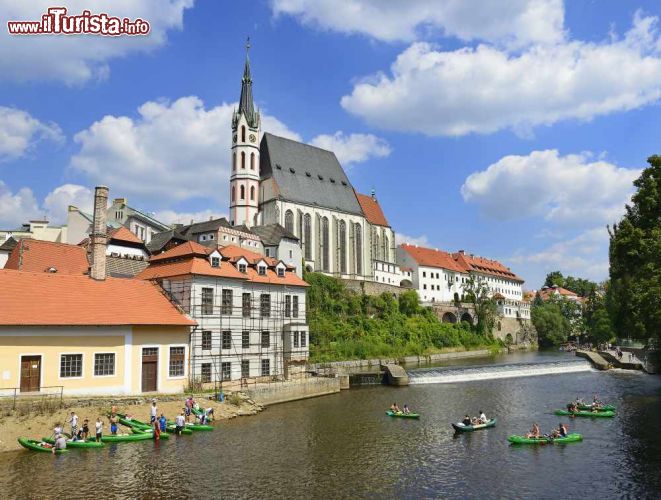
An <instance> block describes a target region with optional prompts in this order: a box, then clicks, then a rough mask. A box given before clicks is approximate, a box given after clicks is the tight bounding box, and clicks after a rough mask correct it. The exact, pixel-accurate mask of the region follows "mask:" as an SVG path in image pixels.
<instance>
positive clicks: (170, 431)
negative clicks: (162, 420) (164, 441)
mask: <svg viewBox="0 0 661 500" xmlns="http://www.w3.org/2000/svg"><path fill="white" fill-rule="evenodd" d="M176 429H177V427H176V426H175V425H168V426H166V427H165V432H167V433H168V434H175V433H176V432H177V430H176ZM181 433H182V434H193V430H192V429H187V428H185V427H184V428H183V429H181ZM162 435H163V434H162V433H161V436H162Z"/></svg>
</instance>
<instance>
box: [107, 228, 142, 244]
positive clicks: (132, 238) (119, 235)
mask: <svg viewBox="0 0 661 500" xmlns="http://www.w3.org/2000/svg"><path fill="white" fill-rule="evenodd" d="M108 239H112V240H117V241H126V242H128V243H139V244H141V245H144V242H143V241H142V240H141V239H140V238H138V237H137V236H136V235H135V234H133V233H132V232H131V231H129V230H128V229H126V228H125V227H124V226H122V227H118V228H117V229H112V230H110V231H108Z"/></svg>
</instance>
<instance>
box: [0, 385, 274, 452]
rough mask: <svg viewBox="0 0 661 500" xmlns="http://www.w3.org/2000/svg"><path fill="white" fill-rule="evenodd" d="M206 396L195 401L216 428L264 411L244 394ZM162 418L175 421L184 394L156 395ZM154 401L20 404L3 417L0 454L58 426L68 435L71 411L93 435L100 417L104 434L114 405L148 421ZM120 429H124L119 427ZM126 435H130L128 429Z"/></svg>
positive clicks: (115, 400) (80, 401) (142, 399)
mask: <svg viewBox="0 0 661 500" xmlns="http://www.w3.org/2000/svg"><path fill="white" fill-rule="evenodd" d="M207 398H208V394H207V395H199V396H198V397H196V401H198V402H199V404H200V407H203V408H213V411H214V425H218V424H219V422H221V421H223V420H228V419H232V418H236V417H240V416H245V415H255V414H257V413H259V412H260V411H262V406H261V405H260V404H257V403H255V402H254V401H253V400H251V399H249V398H248V397H247V396H245V395H242V394H241V393H235V394H234V395H231V396H230V397H228V398H226V399H225V401H224V402H222V403H220V402H217V401H213V400H209V399H207ZM154 399H155V400H156V404H157V406H158V413H159V415H160V414H161V413H163V414H164V415H165V416H166V417H167V418H169V419H174V417H175V415H177V414H178V413H180V412H181V409H182V407H183V405H184V395H176V396H172V395H163V396H158V395H157V396H155V397H154ZM151 401H152V398H151V397H149V398H144V397H132V398H110V397H106V398H86V399H81V398H70V399H64V400H63V404H62V407H61V408H60V407H59V401H57V404H53V403H51V404H48V405H47V404H44V403H43V402H39V403H36V404H30V402H27V401H20V402H19V404H18V407H17V409H16V410H11V409H4V410H2V413H1V414H0V453H1V452H6V451H15V450H18V449H22V448H21V446H20V445H19V444H18V442H17V439H18V438H19V437H21V436H26V437H30V438H36V439H39V438H41V437H44V436H50V435H51V434H52V433H53V428H54V427H55V424H57V423H60V424H63V425H64V430H65V432H67V431H68V429H69V426H68V425H67V424H66V423H65V422H66V420H67V418H69V416H70V415H71V412H72V411H75V412H76V415H78V417H79V425H82V423H83V421H84V420H85V419H88V420H89V427H90V432H91V433H94V422H96V419H97V418H98V417H101V421H102V422H103V431H104V433H105V434H109V433H110V423H109V422H108V417H107V414H108V412H109V411H110V408H111V406H112V405H115V406H116V407H117V411H118V412H120V413H129V414H131V415H133V416H134V417H135V418H137V419H138V420H143V421H147V422H148V421H149V414H150V413H149V408H150V406H151ZM120 429H122V427H121V426H120ZM123 431H124V432H128V430H127V429H126V428H124V429H123Z"/></svg>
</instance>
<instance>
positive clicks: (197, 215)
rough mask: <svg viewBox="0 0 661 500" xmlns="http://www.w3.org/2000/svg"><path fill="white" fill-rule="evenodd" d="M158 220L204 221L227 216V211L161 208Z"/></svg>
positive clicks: (173, 221)
mask: <svg viewBox="0 0 661 500" xmlns="http://www.w3.org/2000/svg"><path fill="white" fill-rule="evenodd" d="M154 217H156V219H157V220H160V221H161V222H164V223H165V224H190V223H191V221H194V222H203V221H205V220H209V219H218V218H220V217H225V218H227V213H226V212H224V211H222V210H212V209H209V208H208V209H205V210H200V211H197V212H177V211H175V210H160V211H158V212H156V214H155V216H154Z"/></svg>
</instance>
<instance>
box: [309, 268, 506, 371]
mask: <svg viewBox="0 0 661 500" xmlns="http://www.w3.org/2000/svg"><path fill="white" fill-rule="evenodd" d="M304 279H305V280H306V281H307V282H308V283H309V284H310V288H309V290H308V294H307V301H308V303H307V312H308V323H309V325H310V360H311V361H312V362H320V361H335V360H346V359H369V358H381V357H401V356H411V355H425V354H433V353H435V352H442V351H444V350H450V349H451V348H453V349H475V348H479V347H497V346H499V345H500V344H499V343H498V342H496V341H495V340H494V339H493V337H492V336H491V335H487V334H482V333H479V331H484V330H483V327H482V326H481V325H480V326H472V325H470V324H468V323H459V324H450V323H442V322H441V321H440V320H439V319H438V318H437V317H436V315H435V314H434V313H433V312H432V310H431V309H429V308H426V307H421V306H420V303H419V300H418V294H417V293H416V292H415V291H414V290H409V291H406V292H403V293H402V294H401V295H400V296H399V298H395V297H393V296H392V295H390V294H387V293H384V294H381V295H378V296H371V295H364V294H360V293H357V292H355V291H352V290H349V289H347V287H346V286H345V284H344V283H343V282H342V281H341V280H339V279H336V278H332V277H329V276H325V275H323V274H320V273H306V274H305V275H304ZM480 300H481V299H480V298H479V297H476V301H480ZM484 307H485V308H486V307H487V306H484ZM484 314H485V316H489V313H488V312H485V313H484Z"/></svg>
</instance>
